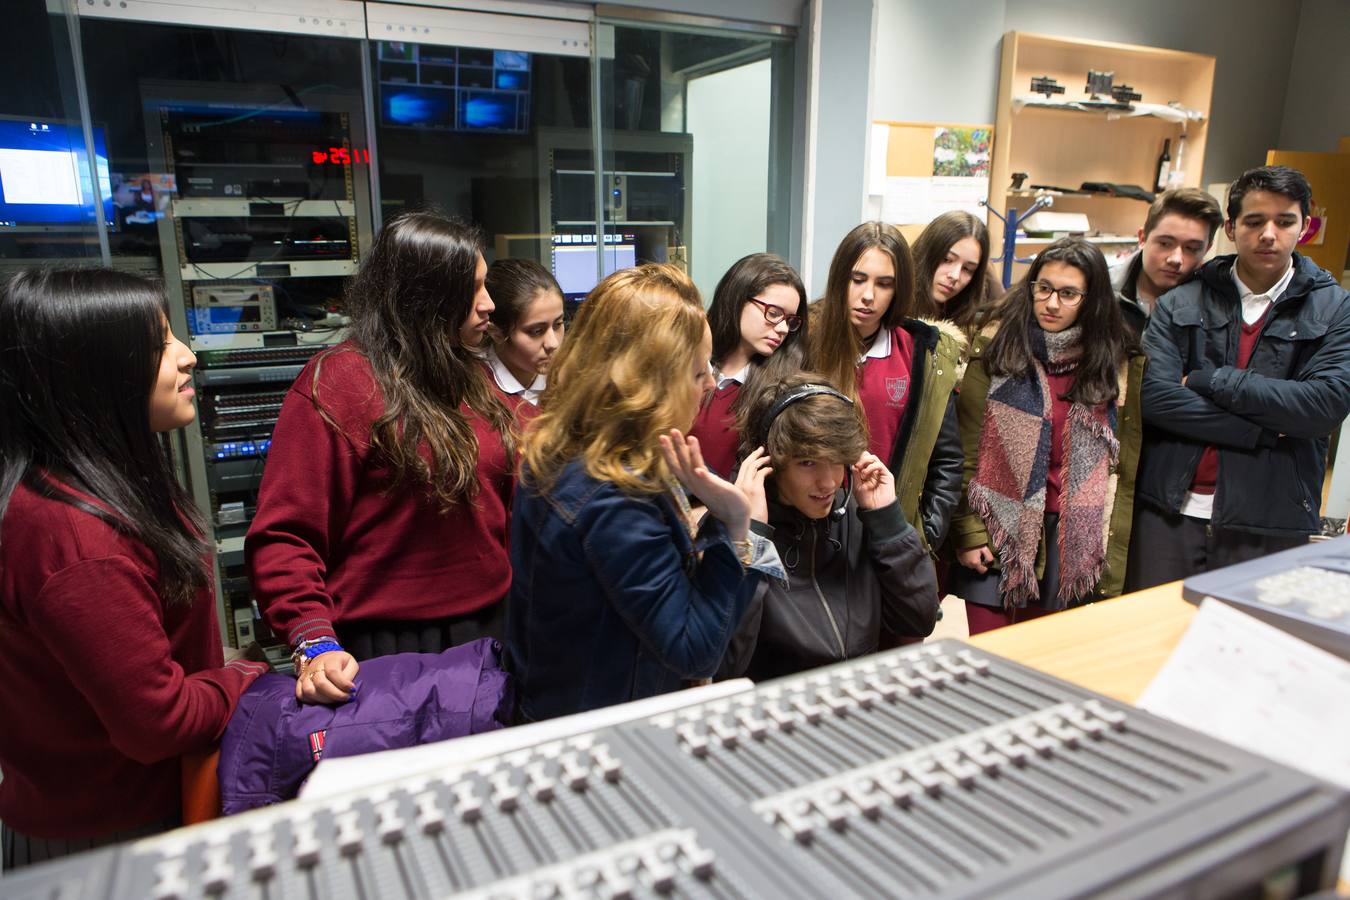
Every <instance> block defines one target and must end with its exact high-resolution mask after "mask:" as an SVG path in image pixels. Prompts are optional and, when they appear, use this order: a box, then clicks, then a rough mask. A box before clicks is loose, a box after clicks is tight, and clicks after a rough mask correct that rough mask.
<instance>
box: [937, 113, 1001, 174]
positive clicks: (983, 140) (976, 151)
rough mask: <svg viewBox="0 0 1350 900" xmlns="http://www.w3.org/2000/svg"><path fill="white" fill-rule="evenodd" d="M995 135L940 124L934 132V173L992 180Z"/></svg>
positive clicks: (980, 130) (983, 130)
mask: <svg viewBox="0 0 1350 900" xmlns="http://www.w3.org/2000/svg"><path fill="white" fill-rule="evenodd" d="M992 144H993V132H992V131H991V130H990V129H988V128H951V127H948V126H944V125H939V126H938V127H937V128H936V129H935V130H934V133H933V174H934V175H935V176H955V177H958V178H988V177H989V159H990V156H991V153H990V151H991V149H992Z"/></svg>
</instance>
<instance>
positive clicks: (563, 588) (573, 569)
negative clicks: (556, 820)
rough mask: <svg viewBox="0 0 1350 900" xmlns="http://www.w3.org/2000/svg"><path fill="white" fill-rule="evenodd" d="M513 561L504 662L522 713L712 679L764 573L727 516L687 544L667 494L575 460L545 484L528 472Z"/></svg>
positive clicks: (519, 495) (536, 714)
mask: <svg viewBox="0 0 1350 900" xmlns="http://www.w3.org/2000/svg"><path fill="white" fill-rule="evenodd" d="M700 554H701V555H700ZM511 569H512V581H511V594H510V599H509V601H508V603H507V656H506V659H507V667H508V669H509V670H510V671H511V672H512V673H513V674H514V675H515V678H516V689H517V696H518V698H519V707H518V717H519V718H520V719H522V720H524V721H534V720H538V719H547V718H552V717H554V716H562V715H567V714H569V713H575V712H582V711H584V710H589V709H596V708H599V707H602V706H609V705H612V704H615V703H624V702H627V701H629V700H637V699H640V698H643V697H650V696H654V695H656V694H662V693H666V692H668V691H673V690H677V689H679V688H680V687H682V686H683V684H684V683H685V682H686V681H688V680H692V679H701V678H710V677H712V675H713V674H714V673H715V672H716V671H717V667H718V665H719V663H720V662H721V661H722V656H723V654H724V653H725V652H726V650H727V645H728V644H729V643H730V641H731V637H732V635H733V634H734V633H735V631H736V628H737V626H738V625H739V624H740V622H741V618H742V616H743V615H744V613H745V610H746V606H747V604H748V603H749V601H750V598H751V596H753V594H754V592H755V587H756V586H757V584H758V582H759V577H760V576H759V574H758V573H757V572H755V571H754V570H753V569H747V568H744V567H742V566H741V563H740V561H739V560H738V559H737V556H736V551H735V548H734V547H733V546H732V544H731V541H730V539H729V537H728V535H727V531H726V528H725V527H724V526H723V525H722V523H721V522H719V521H717V520H716V519H714V518H712V517H711V516H708V517H706V518H705V519H704V521H703V525H702V527H701V528H700V529H699V533H698V536H697V538H696V539H694V540H691V539H690V537H689V532H688V530H687V529H686V527H685V524H684V521H683V520H682V518H681V516H680V513H679V511H678V510H677V509H676V507H675V504H674V503H673V502H671V500H670V498H669V497H668V496H666V495H664V494H647V495H640V496H631V495H628V494H625V493H624V492H623V491H621V490H620V489H619V488H618V487H616V486H615V485H614V484H613V483H612V482H608V481H599V480H597V479H595V478H592V477H591V476H590V475H588V474H587V473H586V471H585V468H584V467H583V466H582V464H581V462H580V461H579V460H573V461H572V462H570V463H569V464H568V465H567V466H566V467H565V468H564V469H563V470H562V472H561V474H560V475H559V476H558V479H557V481H556V482H555V483H554V484H553V486H552V487H551V489H550V490H549V491H547V492H540V491H539V490H538V489H537V488H536V487H534V486H531V484H530V480H529V477H528V473H525V475H524V477H522V478H521V482H520V485H519V487H518V488H517V490H516V497H515V506H514V511H513V513H512V517H511Z"/></svg>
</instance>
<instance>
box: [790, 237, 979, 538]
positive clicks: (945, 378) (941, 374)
mask: <svg viewBox="0 0 1350 900" xmlns="http://www.w3.org/2000/svg"><path fill="white" fill-rule="evenodd" d="M913 309H914V263H913V260H912V258H911V256H910V251H909V244H908V243H906V241H905V238H904V236H903V235H901V234H900V232H899V231H898V230H897V229H896V228H895V227H894V226H891V225H886V224H884V223H881V222H865V223H863V224H862V225H859V226H858V227H857V228H855V229H853V230H852V231H850V232H849V233H848V234H847V235H845V237H844V240H843V241H842V242H840V244H839V248H838V249H837V250H836V251H835V253H834V259H833V260H832V261H831V263H830V272H829V276H828V279H827V281H826V285H825V296H824V298H823V299H821V300H820V301H819V302H818V303H816V304H815V306H814V307H813V309H812V310H811V319H812V321H811V341H810V356H811V361H812V366H813V368H815V369H817V370H818V371H820V372H821V373H822V374H824V375H825V376H826V377H827V378H828V379H829V380H830V382H831V383H833V384H834V385H835V386H836V387H838V388H839V390H840V391H842V392H843V393H844V394H845V395H847V396H849V397H854V398H857V399H858V401H859V402H860V403H861V405H862V408H863V412H864V413H865V414H866V418H867V429H868V432H869V433H870V435H871V438H870V440H869V442H868V450H869V451H871V452H872V453H873V454H874V455H875V456H876V457H877V458H878V459H880V460H881V461H882V462H883V463H884V464H885V465H886V467H887V468H888V469H889V470H890V471H891V472H893V473H895V487H896V495H897V496H898V497H899V499H900V507H901V509H902V510H903V511H904V516H905V520H906V521H908V522H909V523H910V524H912V525H913V526H914V527H915V528H916V529H917V530H918V531H919V533H920V537H921V538H922V539H923V542H924V546H925V548H926V549H928V550H930V552H931V551H933V550H936V549H937V548H938V547H939V546H940V545H941V544H942V541H943V539H944V538H945V537H946V535H947V528H948V526H949V525H950V523H951V514H952V510H953V509H955V507H956V502H957V500H958V499H959V497H960V493H961V465H962V461H963V458H962V454H961V439H960V432H959V430H958V428H957V420H956V405H955V396H954V391H955V389H956V385H957V377H958V371H957V370H958V367H959V366H960V364H961V358H962V353H963V347H964V345H965V340H964V338H963V337H962V335H961V333H960V331H959V330H958V329H957V328H956V327H954V326H953V325H952V324H951V323H947V322H941V321H939V322H926V321H923V320H920V319H915V318H910V315H911V312H912V310H913Z"/></svg>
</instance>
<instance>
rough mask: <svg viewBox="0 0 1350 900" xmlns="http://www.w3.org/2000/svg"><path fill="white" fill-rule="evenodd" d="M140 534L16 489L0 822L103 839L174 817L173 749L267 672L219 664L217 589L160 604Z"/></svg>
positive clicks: (198, 737)
mask: <svg viewBox="0 0 1350 900" xmlns="http://www.w3.org/2000/svg"><path fill="white" fill-rule="evenodd" d="M157 573H158V566H157V564H156V562H155V559H154V556H153V555H152V554H151V553H150V551H149V550H148V549H147V548H146V547H145V545H143V544H141V543H140V542H138V541H136V540H134V539H132V538H129V537H127V536H125V535H122V534H119V533H118V532H116V531H115V530H114V529H113V528H112V527H111V526H109V525H107V524H105V523H104V522H103V521H102V520H100V519H99V518H98V517H96V516H94V515H91V514H90V513H87V512H83V511H81V510H79V509H76V508H75V507H73V506H70V505H69V504H67V503H64V502H62V501H60V500H55V499H50V498H47V497H43V496H41V495H40V494H38V493H37V492H35V491H32V490H30V489H28V488H27V487H24V486H20V487H19V488H18V489H17V490H15V492H14V495H13V497H12V498H11V499H10V502H9V508H8V509H7V510H6V512H5V518H4V522H3V524H2V525H0V770H3V771H4V780H3V781H0V820H3V821H4V822H5V824H6V825H8V826H10V827H11V828H14V829H15V830H17V831H20V832H23V833H25V834H28V835H30V836H33V837H43V838H87V837H99V836H101V835H106V834H112V833H115V832H119V831H126V830H129V829H131V828H135V827H138V826H142V825H145V824H147V823H149V822H154V821H158V820H163V819H165V818H167V817H169V816H173V815H177V814H178V813H179V812H180V811H181V804H182V798H181V791H182V787H181V784H182V780H181V774H180V765H179V760H178V757H179V756H181V755H182V754H183V753H186V752H188V751H193V750H201V749H204V748H206V747H208V746H210V745H211V744H212V743H214V742H215V741H217V740H218V739H219V738H220V735H221V733H222V732H223V731H224V730H225V725H226V723H227V722H228V721H229V719H230V714H231V713H232V712H233V711H234V705H235V701H236V700H237V699H238V698H239V695H240V694H242V693H243V692H244V689H245V688H247V687H248V686H249V685H250V684H252V683H253V680H254V679H255V678H257V677H258V676H259V675H261V674H262V673H263V672H265V671H267V667H266V666H265V665H263V664H261V663H253V662H242V661H241V662H232V663H230V664H229V665H222V655H221V644H220V631H219V628H218V626H217V622H216V608H215V591H214V589H213V588H212V587H211V586H210V585H208V586H207V587H205V588H203V589H202V590H201V591H199V592H198V593H197V595H196V597H194V598H193V600H192V602H191V603H190V604H180V605H173V606H166V605H165V603H164V602H163V601H162V600H161V599H160V598H159V596H158V594H157V587H158V574H157Z"/></svg>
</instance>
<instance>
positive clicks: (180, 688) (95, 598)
mask: <svg viewBox="0 0 1350 900" xmlns="http://www.w3.org/2000/svg"><path fill="white" fill-rule="evenodd" d="M199 602H204V601H199ZM27 609H28V619H29V624H30V625H31V626H32V628H33V629H34V631H35V632H37V633H39V634H41V635H43V637H44V639H45V641H46V643H47V645H48V648H49V650H50V652H51V655H52V656H53V657H54V658H55V660H56V662H57V664H58V665H60V666H61V667H62V668H63V669H64V671H65V672H66V673H67V674H68V675H69V676H70V678H71V680H72V682H73V683H74V684H75V686H76V687H77V689H78V690H79V691H80V693H81V694H83V695H84V697H85V698H86V700H88V702H89V705H90V707H91V708H92V709H93V710H94V713H95V715H97V716H98V718H99V721H101V722H102V723H103V725H104V726H105V727H106V728H107V730H108V735H109V737H110V739H111V740H112V743H113V746H115V747H116V748H117V749H118V750H120V751H121V752H122V753H124V754H126V755H127V756H128V757H130V758H131V759H134V760H136V761H137V762H139V763H142V764H147V765H148V764H151V763H154V762H158V761H160V760H164V759H168V758H170V757H173V756H178V755H181V754H182V753H184V752H186V751H189V750H196V749H199V748H202V747H205V746H208V745H209V744H211V743H212V742H214V741H216V740H218V739H219V737H220V735H221V734H222V733H223V732H224V730H225V725H226V724H227V723H228V722H229V720H230V715H231V714H232V713H233V712H234V706H235V702H236V701H237V700H238V699H239V695H240V694H242V693H243V692H244V691H245V689H247V688H248V686H249V685H250V684H252V683H253V681H254V679H256V678H257V677H258V676H259V675H262V674H263V673H265V672H266V671H267V666H266V665H264V664H262V663H255V662H244V661H238V662H232V663H230V664H229V665H226V666H222V667H220V668H212V669H207V670H204V671H200V672H197V673H195V674H193V675H187V674H185V673H184V671H183V668H182V666H180V665H179V664H178V663H177V662H176V661H175V660H174V657H173V647H172V646H171V639H170V637H169V634H168V631H167V630H166V622H165V618H166V617H170V616H187V615H191V612H190V610H189V608H188V607H186V606H183V607H172V606H171V607H167V608H166V607H164V606H163V604H162V603H161V601H160V600H159V598H158V596H157V595H156V592H155V587H154V585H152V584H151V583H150V582H149V581H148V580H147V577H146V574H145V573H144V572H143V571H142V570H141V569H140V568H139V567H138V566H136V565H135V563H133V562H132V561H131V560H130V559H128V558H126V557H119V556H113V557H106V558H102V559H89V560H83V561H81V562H77V563H75V564H73V565H71V566H68V567H67V568H64V569H62V570H61V571H59V572H56V573H55V574H53V575H52V576H51V577H50V578H49V579H47V582H46V584H45V585H44V587H43V589H42V591H41V593H40V594H39V595H38V597H37V600H36V602H34V603H32V604H30V605H28V607H27ZM207 639H208V640H209V641H211V642H212V645H213V650H214V654H215V660H214V661H215V662H216V664H217V665H219V660H220V650H219V644H218V643H215V637H214V635H211V636H209V637H208V638H207Z"/></svg>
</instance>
